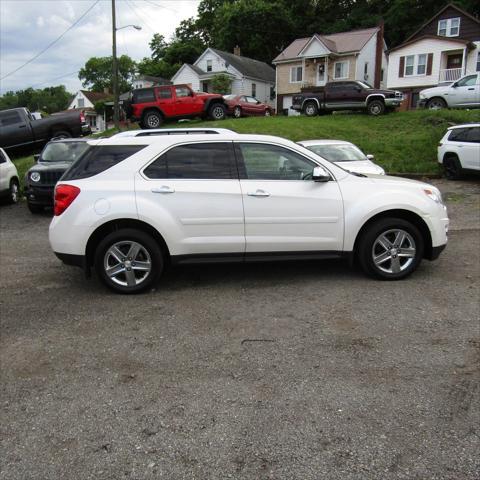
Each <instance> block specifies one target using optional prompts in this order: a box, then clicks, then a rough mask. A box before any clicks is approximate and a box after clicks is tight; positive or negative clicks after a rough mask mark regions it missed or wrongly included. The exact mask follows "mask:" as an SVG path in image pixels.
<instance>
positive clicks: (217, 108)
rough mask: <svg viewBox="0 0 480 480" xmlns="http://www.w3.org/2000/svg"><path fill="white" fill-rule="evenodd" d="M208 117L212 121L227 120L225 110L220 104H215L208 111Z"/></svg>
mask: <svg viewBox="0 0 480 480" xmlns="http://www.w3.org/2000/svg"><path fill="white" fill-rule="evenodd" d="M208 116H209V117H210V118H211V119H212V120H223V119H224V118H225V108H224V107H223V105H221V104H220V103H214V104H213V105H212V106H211V107H210V108H209V109H208Z"/></svg>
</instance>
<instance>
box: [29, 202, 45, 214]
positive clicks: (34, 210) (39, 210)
mask: <svg viewBox="0 0 480 480" xmlns="http://www.w3.org/2000/svg"><path fill="white" fill-rule="evenodd" d="M27 207H28V209H29V210H30V213H33V214H34V215H36V214H38V213H42V212H43V207H42V205H35V204H33V203H30V202H27Z"/></svg>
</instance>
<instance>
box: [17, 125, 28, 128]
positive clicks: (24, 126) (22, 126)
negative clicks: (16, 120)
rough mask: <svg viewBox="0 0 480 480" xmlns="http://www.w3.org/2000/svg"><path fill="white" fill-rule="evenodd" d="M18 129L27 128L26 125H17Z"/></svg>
mask: <svg viewBox="0 0 480 480" xmlns="http://www.w3.org/2000/svg"><path fill="white" fill-rule="evenodd" d="M18 128H27V126H26V125H19V126H18Z"/></svg>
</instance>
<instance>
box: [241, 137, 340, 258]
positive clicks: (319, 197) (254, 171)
mask: <svg viewBox="0 0 480 480" xmlns="http://www.w3.org/2000/svg"><path fill="white" fill-rule="evenodd" d="M235 152H236V155H237V161H238V162H239V171H240V178H241V180H240V184H241V189H242V197H243V207H244V211H245V240H246V253H247V254H248V253H261V252H322V251H323V252H325V251H334V252H339V251H341V250H342V249H343V202H342V197H341V194H340V189H339V187H338V184H337V182H335V181H330V182H326V183H316V182H314V181H313V180H312V171H313V168H314V167H315V166H316V164H315V163H314V162H313V161H312V160H310V159H308V158H307V157H304V156H303V155H300V154H298V153H297V152H294V151H292V150H290V149H288V148H285V147H283V146H276V145H271V144H264V143H251V142H238V143H236V147H235Z"/></svg>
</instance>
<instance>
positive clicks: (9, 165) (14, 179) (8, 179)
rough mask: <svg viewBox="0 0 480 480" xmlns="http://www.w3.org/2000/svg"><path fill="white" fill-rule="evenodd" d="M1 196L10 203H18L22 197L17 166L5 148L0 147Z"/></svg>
mask: <svg viewBox="0 0 480 480" xmlns="http://www.w3.org/2000/svg"><path fill="white" fill-rule="evenodd" d="M0 197H1V198H3V199H5V198H6V199H7V200H8V201H9V202H10V203H17V202H18V200H19V198H20V182H19V180H18V172H17V167H15V164H14V163H13V162H12V161H11V160H10V157H9V156H8V155H7V153H6V152H5V150H4V149H3V148H0Z"/></svg>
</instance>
